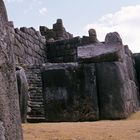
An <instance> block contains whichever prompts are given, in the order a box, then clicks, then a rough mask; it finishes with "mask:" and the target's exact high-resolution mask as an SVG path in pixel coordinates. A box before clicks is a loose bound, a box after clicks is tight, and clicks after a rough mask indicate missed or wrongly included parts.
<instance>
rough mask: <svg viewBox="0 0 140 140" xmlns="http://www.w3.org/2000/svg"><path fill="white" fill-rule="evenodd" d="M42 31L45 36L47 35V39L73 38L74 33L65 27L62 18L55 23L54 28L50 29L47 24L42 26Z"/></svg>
mask: <svg viewBox="0 0 140 140" xmlns="http://www.w3.org/2000/svg"><path fill="white" fill-rule="evenodd" d="M40 32H41V34H42V35H43V36H45V38H46V40H47V41H54V40H64V39H71V38H73V35H72V34H70V33H69V32H67V31H66V29H65V28H64V26H63V21H62V19H57V21H56V23H55V24H53V28H52V29H48V28H47V27H45V26H40Z"/></svg>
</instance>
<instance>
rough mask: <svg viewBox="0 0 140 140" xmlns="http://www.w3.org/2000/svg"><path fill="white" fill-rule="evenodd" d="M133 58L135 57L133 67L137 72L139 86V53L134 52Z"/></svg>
mask: <svg viewBox="0 0 140 140" xmlns="http://www.w3.org/2000/svg"><path fill="white" fill-rule="evenodd" d="M134 59H135V68H136V72H137V79H138V83H139V86H140V53H135V54H134Z"/></svg>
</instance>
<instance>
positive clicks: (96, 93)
mask: <svg viewBox="0 0 140 140" xmlns="http://www.w3.org/2000/svg"><path fill="white" fill-rule="evenodd" d="M0 17H1V18H0V20H1V22H0V37H1V40H0V46H1V51H0V52H1V55H0V57H1V63H0V74H1V79H0V80H1V84H0V88H1V93H0V139H1V140H11V139H12V140H22V139H23V138H22V130H21V119H20V118H22V122H25V121H26V119H27V121H28V122H40V121H44V122H45V121H46V122H60V121H95V120H101V119H125V118H127V117H128V116H129V115H130V114H132V113H134V112H136V111H137V110H138V109H139V105H140V95H139V94H140V90H139V85H140V72H139V66H140V54H139V53H138V54H132V52H131V51H130V50H129V48H128V46H127V45H123V42H122V39H121V38H120V35H119V34H118V33H117V32H112V33H108V34H107V35H106V37H105V41H104V42H100V41H99V40H98V38H97V34H96V31H95V29H90V30H89V36H83V37H82V38H80V37H73V35H72V34H70V33H69V32H67V31H66V29H65V28H64V25H63V21H62V20H61V19H58V20H57V21H56V23H55V24H54V25H53V27H52V29H49V28H47V27H45V26H40V31H36V30H35V29H34V28H33V27H30V28H26V27H21V28H20V29H18V28H14V27H13V25H12V23H11V22H8V19H7V15H6V10H5V7H4V3H3V1H0ZM17 68H21V69H22V72H23V73H25V74H23V73H22V74H23V75H22V74H21V77H20V76H19V75H18V74H17V84H16V73H18V72H19V71H18V72H15V70H17ZM18 76H19V77H18ZM22 76H23V77H22ZM18 78H19V79H20V80H18ZM26 78H27V81H26ZM22 79H24V80H22ZM26 82H28V84H27V83H26ZM25 85H26V90H21V92H20V90H19V89H24V86H25ZM27 85H28V86H27ZM18 94H19V95H18ZM28 94H29V96H28V97H27V95H28ZM24 95H25V97H24ZM26 97H27V98H26ZM19 99H20V100H19ZM25 99H26V100H27V101H25ZM19 101H20V103H19ZM21 101H22V102H21ZM24 101H25V102H24ZM23 103H25V104H24V106H23V108H22V109H21V106H22V104H23ZM19 105H20V109H21V110H24V112H22V111H21V113H20V110H19ZM26 111H27V115H25V114H26ZM20 114H21V115H24V116H21V117H20Z"/></svg>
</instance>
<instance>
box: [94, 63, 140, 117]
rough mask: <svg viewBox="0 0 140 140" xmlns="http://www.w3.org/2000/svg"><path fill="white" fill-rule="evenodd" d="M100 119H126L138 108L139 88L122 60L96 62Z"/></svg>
mask: <svg viewBox="0 0 140 140" xmlns="http://www.w3.org/2000/svg"><path fill="white" fill-rule="evenodd" d="M96 72H97V81H98V97H99V107H100V119H124V118H127V117H128V116H129V115H130V114H131V113H133V112H135V111H137V110H138V107H139V101H138V90H137V86H136V84H135V82H134V81H132V80H130V79H129V76H128V71H127V67H126V66H125V63H121V62H103V63H97V64H96Z"/></svg>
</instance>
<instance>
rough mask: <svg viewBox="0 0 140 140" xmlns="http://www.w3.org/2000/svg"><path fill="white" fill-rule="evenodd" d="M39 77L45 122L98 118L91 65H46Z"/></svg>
mask: <svg viewBox="0 0 140 140" xmlns="http://www.w3.org/2000/svg"><path fill="white" fill-rule="evenodd" d="M42 78H43V94H44V100H45V101H44V102H45V114H46V115H45V116H46V120H47V121H91V120H98V119H99V109H98V99H97V91H96V76H95V68H94V64H82V65H78V64H77V63H61V64H47V65H46V66H45V67H44V70H43V72H42Z"/></svg>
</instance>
